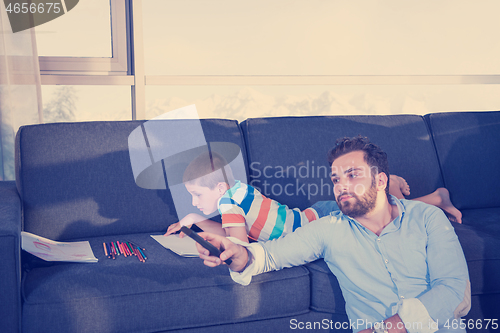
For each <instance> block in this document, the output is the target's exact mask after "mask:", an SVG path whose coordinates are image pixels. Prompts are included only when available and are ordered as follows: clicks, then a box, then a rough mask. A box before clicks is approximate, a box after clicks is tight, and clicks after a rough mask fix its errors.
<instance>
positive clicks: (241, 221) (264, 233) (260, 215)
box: [218, 181, 318, 241]
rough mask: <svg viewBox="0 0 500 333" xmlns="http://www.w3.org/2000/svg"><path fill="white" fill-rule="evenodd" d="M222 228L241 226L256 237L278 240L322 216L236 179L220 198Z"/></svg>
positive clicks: (251, 236)
mask: <svg viewBox="0 0 500 333" xmlns="http://www.w3.org/2000/svg"><path fill="white" fill-rule="evenodd" d="M218 208H219V212H220V214H221V216H222V227H223V228H227V227H241V226H244V227H245V228H246V230H247V234H248V237H249V238H251V239H253V240H258V241H266V240H271V239H276V238H279V237H281V236H284V235H286V234H288V233H291V232H293V231H294V230H295V229H297V228H299V227H301V226H303V225H305V224H307V223H309V222H310V221H314V220H316V219H318V214H317V212H316V210H315V209H313V208H307V209H305V210H304V211H300V210H299V209H297V208H294V209H290V208H288V206H286V205H282V204H280V203H279V202H277V201H275V200H272V199H269V198H266V197H265V196H263V195H262V194H261V193H260V192H259V191H258V190H257V189H255V188H254V187H252V186H250V185H247V184H244V183H241V182H240V181H236V184H235V185H234V186H233V187H232V188H230V189H229V190H227V191H226V193H225V194H224V195H223V196H222V197H221V198H220V199H219V203H218Z"/></svg>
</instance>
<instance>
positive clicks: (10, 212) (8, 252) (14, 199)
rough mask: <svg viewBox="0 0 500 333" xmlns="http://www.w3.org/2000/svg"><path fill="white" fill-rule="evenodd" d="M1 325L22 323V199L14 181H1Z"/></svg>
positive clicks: (9, 327)
mask: <svg viewBox="0 0 500 333" xmlns="http://www.w3.org/2000/svg"><path fill="white" fill-rule="evenodd" d="M0 217H1V219H0V253H1V254H2V264H1V265H0V276H1V277H2V283H1V284H0V295H1V297H2V298H1V301H0V314H1V315H0V327H1V331H2V332H19V329H20V327H21V325H20V324H21V293H20V292H19V291H20V282H21V262H20V246H21V245H20V240H19V235H20V233H21V223H20V222H21V201H20V200H19V195H18V194H17V191H16V184H15V183H14V182H7V181H0Z"/></svg>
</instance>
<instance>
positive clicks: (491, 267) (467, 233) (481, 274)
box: [452, 223, 500, 307]
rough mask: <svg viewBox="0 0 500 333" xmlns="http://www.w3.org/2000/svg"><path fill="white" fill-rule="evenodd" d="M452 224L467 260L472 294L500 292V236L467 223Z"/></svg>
mask: <svg viewBox="0 0 500 333" xmlns="http://www.w3.org/2000/svg"><path fill="white" fill-rule="evenodd" d="M452 225H453V227H454V228H455V232H456V234H457V236H458V239H459V241H460V244H461V245H462V249H463V251H464V255H465V259H466V260H467V266H468V268H469V277H470V283H471V293H472V295H484V294H499V293H500V285H499V284H498V279H497V277H498V276H499V275H500V238H499V237H495V236H492V235H490V234H487V233H485V232H483V231H481V230H477V229H476V228H474V227H471V226H468V225H465V224H458V223H452ZM492 306H493V305H492ZM495 307H496V305H495Z"/></svg>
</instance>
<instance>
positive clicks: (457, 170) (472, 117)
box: [426, 111, 500, 209]
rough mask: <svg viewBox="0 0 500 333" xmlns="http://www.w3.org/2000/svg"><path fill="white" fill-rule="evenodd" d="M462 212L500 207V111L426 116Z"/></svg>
mask: <svg viewBox="0 0 500 333" xmlns="http://www.w3.org/2000/svg"><path fill="white" fill-rule="evenodd" d="M426 120H427V121H428V122H429V126H430V128H431V131H432V134H433V136H434V142H435V145H436V151H437V154H438V156H439V161H440V164H441V169H442V170H443V178H444V182H445V184H446V187H447V188H448V189H449V190H450V193H451V198H452V201H453V203H454V204H455V206H456V207H457V208H458V209H468V208H490V207H500V196H498V191H499V189H500V111H492V112H449V113H435V114H430V115H427V116H426Z"/></svg>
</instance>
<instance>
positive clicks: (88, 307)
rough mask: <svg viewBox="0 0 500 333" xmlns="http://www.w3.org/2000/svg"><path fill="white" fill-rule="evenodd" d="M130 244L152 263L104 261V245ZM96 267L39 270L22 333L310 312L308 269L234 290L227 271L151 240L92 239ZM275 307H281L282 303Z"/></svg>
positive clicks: (26, 282)
mask: <svg viewBox="0 0 500 333" xmlns="http://www.w3.org/2000/svg"><path fill="white" fill-rule="evenodd" d="M116 240H118V241H125V240H130V241H132V242H135V243H137V244H139V245H140V246H142V247H145V248H146V252H145V253H146V256H147V261H146V262H145V263H142V262H140V261H139V260H138V259H137V258H135V257H127V258H125V257H123V256H118V257H117V259H116V260H112V259H108V258H106V257H105V254H104V250H103V246H102V243H103V242H105V241H106V242H109V241H116ZM90 244H91V246H92V249H93V251H94V255H95V256H96V257H97V258H98V259H99V262H98V263H57V264H51V265H40V266H39V267H33V268H31V269H30V270H29V271H27V272H26V273H25V275H24V278H23V297H24V307H23V331H25V332H76V331H78V332H158V331H166V330H170V329H180V328H190V327H191V328H193V327H202V326H207V325H220V324H228V323H234V322H245V321H255V320H262V319H268V318H277V317H289V316H294V315H299V314H304V313H307V312H309V304H310V287H309V286H310V283H309V273H308V271H307V269H305V268H304V267H294V268H291V269H283V270H281V271H277V272H270V273H266V274H262V275H260V276H256V277H255V278H254V279H253V282H252V283H251V284H250V285H249V286H241V285H238V284H236V283H235V282H233V281H232V280H231V278H230V276H229V273H228V269H227V267H224V266H221V267H217V268H209V267H207V266H205V265H203V262H202V260H200V259H199V258H185V257H180V256H178V255H176V254H174V253H173V252H171V251H170V250H167V249H165V248H163V247H162V246H161V245H160V244H158V243H157V242H156V241H155V240H154V239H152V238H151V237H149V235H148V234H134V235H123V236H108V237H106V238H104V237H101V238H93V239H91V240H90ZM276 300H279V302H277V301H276Z"/></svg>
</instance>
